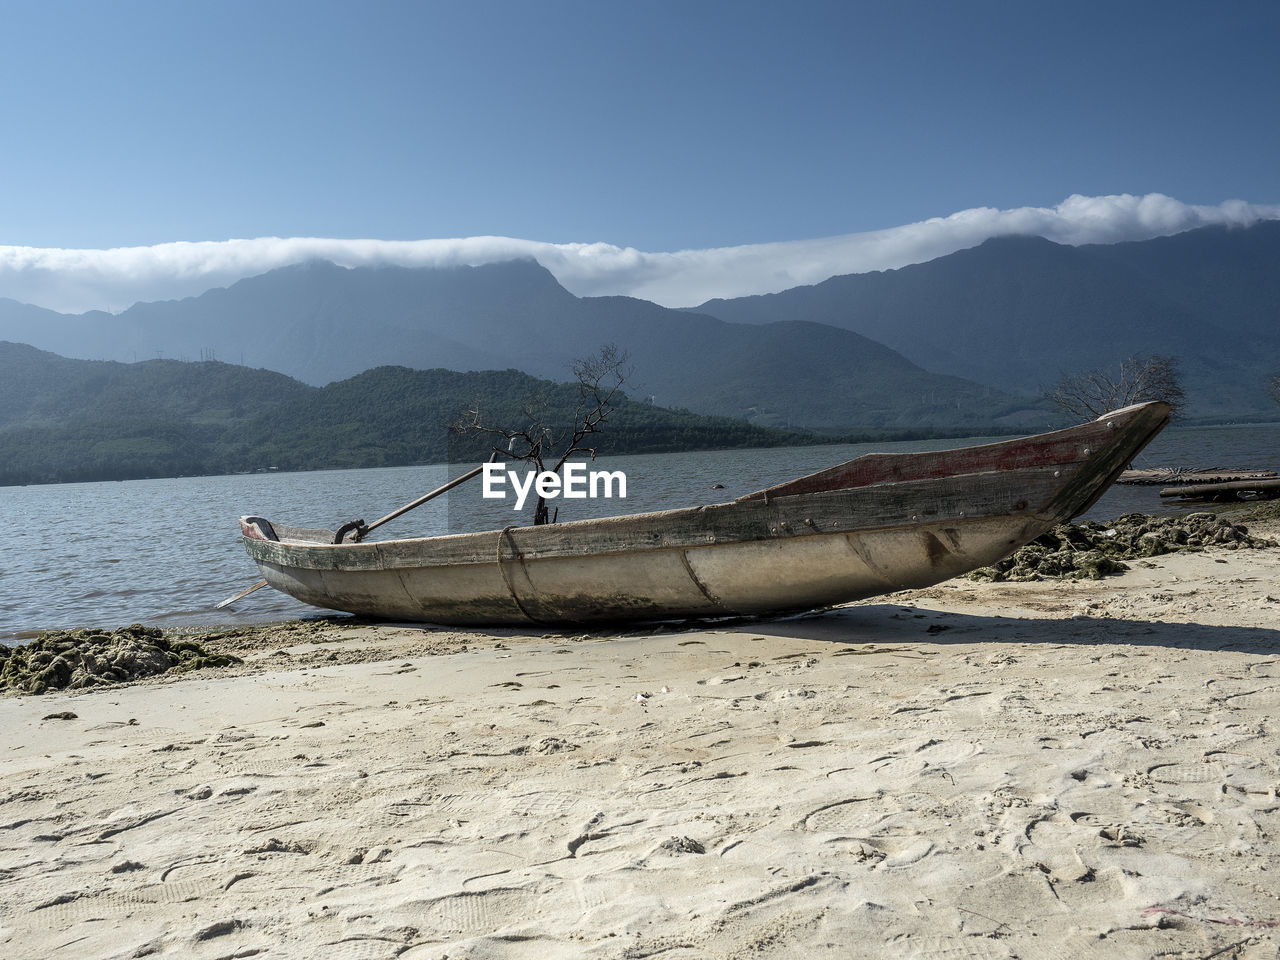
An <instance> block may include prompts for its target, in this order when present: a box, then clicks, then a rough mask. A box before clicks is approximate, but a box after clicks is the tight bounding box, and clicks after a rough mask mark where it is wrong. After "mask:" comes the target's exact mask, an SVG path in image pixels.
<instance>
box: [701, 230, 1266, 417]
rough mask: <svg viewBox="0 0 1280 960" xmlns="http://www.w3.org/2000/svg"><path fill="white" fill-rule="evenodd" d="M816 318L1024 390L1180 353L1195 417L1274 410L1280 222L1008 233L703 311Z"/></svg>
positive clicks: (753, 317) (914, 356) (737, 317)
mask: <svg viewBox="0 0 1280 960" xmlns="http://www.w3.org/2000/svg"><path fill="white" fill-rule="evenodd" d="M691 309H692V310H694V311H696V312H699V313H708V314H711V315H712V316H716V317H720V318H721V319H724V320H731V321H735V322H741V323H771V322H774V321H776V320H778V319H780V318H783V317H787V318H792V317H804V318H806V319H809V320H812V321H815V322H819V323H825V324H829V325H832V326H836V327H841V328H843V329H846V330H852V331H855V332H857V333H860V334H862V335H863V336H866V337H869V338H871V339H873V340H876V341H878V342H881V343H884V344H886V345H888V346H889V347H891V348H893V349H895V350H898V351H899V352H901V353H902V354H903V355H904V356H906V357H907V358H908V359H910V360H913V361H914V362H916V363H918V364H920V365H921V366H922V367H924V368H925V369H929V370H947V371H949V372H951V373H954V374H955V375H957V376H960V377H965V378H968V379H971V380H974V381H977V382H978V383H984V384H991V385H995V386H999V387H1001V388H1003V389H1006V390H1010V391H1013V392H1018V393H1040V392H1042V391H1043V390H1045V389H1046V388H1049V387H1051V386H1052V385H1053V384H1054V383H1056V382H1057V380H1058V379H1059V378H1060V377H1061V376H1062V374H1064V373H1074V372H1078V371H1081V370H1088V369H1093V368H1097V367H1100V366H1103V365H1106V364H1109V363H1113V362H1115V361H1118V360H1120V359H1123V358H1125V357H1127V356H1131V355H1134V354H1148V355H1149V354H1169V355H1174V356H1177V357H1179V359H1180V360H1181V364H1182V368H1183V371H1184V376H1185V385H1186V387H1187V393H1188V395H1189V400H1190V403H1189V409H1188V413H1189V415H1191V416H1199V417H1218V418H1232V417H1237V416H1247V415H1264V416H1265V415H1268V414H1270V415H1272V416H1274V415H1275V414H1276V413H1277V410H1276V407H1275V404H1274V403H1273V402H1272V401H1271V400H1270V398H1269V397H1268V396H1267V393H1266V380H1267V378H1268V377H1270V376H1274V375H1276V374H1277V373H1280V221H1263V222H1260V223H1257V224H1255V225H1253V226H1251V227H1247V228H1241V227H1236V228H1228V227H1205V228H1202V229H1198V230H1191V231H1188V232H1186V233H1181V234H1176V235H1174V236H1171V237H1160V238H1157V239H1154V240H1144V241H1138V242H1129V243H1115V244H1092V245H1086V246H1078V247H1071V246H1064V245H1061V244H1057V243H1053V242H1052V241H1049V240H1045V239H1042V238H1039V237H1000V238H996V239H991V240H988V241H986V242H985V243H983V244H981V245H979V246H977V247H973V248H971V249H968V250H961V251H959V252H957V253H953V254H950V255H948V256H945V257H940V258H938V259H937V260H933V261H930V262H928V263H922V264H915V265H912V266H907V267H902V268H900V269H898V270H886V271H882V272H876V273H863V274H850V275H848V276H840V277H832V278H830V279H828V280H825V281H823V282H822V283H819V284H815V285H813V286H808V287H796V288H793V289H791V290H786V291H783V292H781V293H775V294H767V295H763V296H755V297H742V298H738V299H733V300H710V301H708V302H706V303H703V304H701V305H699V306H697V307H694V308H691Z"/></svg>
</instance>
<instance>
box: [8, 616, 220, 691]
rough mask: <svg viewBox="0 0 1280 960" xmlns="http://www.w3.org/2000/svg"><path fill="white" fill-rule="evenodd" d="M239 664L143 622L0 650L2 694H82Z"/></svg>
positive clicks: (43, 637)
mask: <svg viewBox="0 0 1280 960" xmlns="http://www.w3.org/2000/svg"><path fill="white" fill-rule="evenodd" d="M240 662H241V661H240V659H239V658H238V657H234V656H231V655H228V654H220V653H210V652H209V651H208V650H206V649H205V648H204V647H203V646H201V645H200V644H199V643H197V642H196V641H194V640H191V639H182V640H178V639H170V638H169V637H166V636H165V634H164V631H163V630H161V629H160V628H159V627H147V626H143V625H142V624H140V623H135V624H132V625H130V626H128V627H121V628H120V629H118V630H111V631H107V630H99V629H94V628H87V629H80V630H56V631H47V632H45V633H42V634H40V636H38V637H37V638H36V639H34V640H32V641H31V642H30V643H28V644H26V645H25V646H20V647H12V648H6V647H0V691H7V692H12V693H46V692H48V691H51V690H82V689H85V688H88V687H97V686H106V685H109V684H113V683H130V682H132V681H134V680H141V679H143V678H144V677H154V676H158V675H160V674H178V673H186V672H187V671H190V670H199V669H202V668H204V667H225V666H231V665H233V664H237V663H240Z"/></svg>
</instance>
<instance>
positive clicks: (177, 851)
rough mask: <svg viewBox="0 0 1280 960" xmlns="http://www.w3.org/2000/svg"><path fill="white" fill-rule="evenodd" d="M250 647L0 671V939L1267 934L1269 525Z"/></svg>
mask: <svg viewBox="0 0 1280 960" xmlns="http://www.w3.org/2000/svg"><path fill="white" fill-rule="evenodd" d="M1276 526H1280V524H1276V525H1272V524H1262V523H1259V524H1257V528H1258V532H1259V533H1261V534H1264V535H1268V536H1272V537H1275V536H1276V533H1277V530H1276V529H1275V527H1276ZM1251 529H1252V526H1251ZM241 639H242V641H243V640H244V638H243V637H242V638H241ZM234 640H235V638H232V637H229V638H228V640H227V642H228V643H232V642H233V641H234ZM238 649H239V654H238V655H240V656H241V657H243V659H244V661H245V663H244V664H243V665H242V666H236V667H221V668H216V669H214V670H209V671H197V672H194V673H191V674H186V675H184V676H181V677H178V678H172V677H159V678H153V679H149V680H144V681H141V682H138V683H134V684H130V685H124V686H113V687H106V688H101V689H96V690H90V691H84V692H67V691H63V692H58V693H52V694H45V695H41V696H24V697H8V698H3V699H0V784H2V785H0V847H3V849H4V856H3V858H0V863H2V864H3V866H0V890H2V891H3V894H4V895H3V896H2V897H0V946H3V947H4V950H0V952H6V951H13V950H18V951H19V952H22V951H27V952H28V953H30V955H32V956H37V955H38V956H44V957H59V956H67V957H76V958H115V957H139V956H167V955H175V956H176V955H181V956H192V957H209V958H213V957H231V956H255V955H261V956H279V955H287V956H295V955H303V954H306V953H315V954H316V955H323V956H335V957H343V958H348V957H349V958H358V960H366V958H375V960H376V958H382V957H387V958H391V957H400V958H408V960H423V958H444V957H449V958H453V960H456V958H459V957H500V958H525V957H546V956H557V957H643V956H661V957H663V958H666V960H688V958H695V957H699V958H701V957H711V958H725V960H728V958H730V957H734V958H736V957H740V956H743V955H747V954H750V955H752V956H761V957H795V956H802V955H803V956H809V955H832V956H849V955H851V952H852V954H853V955H868V956H872V955H874V956H886V955H889V956H921V957H937V958H940V957H944V956H973V957H1013V956H1024V957H1025V956H1038V955H1043V954H1044V949H1045V946H1044V945H1046V944H1053V948H1052V949H1053V950H1055V951H1057V952H1061V953H1063V954H1069V955H1072V956H1078V957H1095V956H1096V957H1107V958H1112V957H1134V958H1138V957H1144V958H1145V957H1149V956H1152V955H1156V954H1160V953H1171V954H1173V955H1185V956H1198V957H1201V956H1207V955H1213V954H1214V952H1215V951H1221V953H1220V954H1219V955H1221V956H1224V957H1228V956H1229V957H1238V958H1251V960H1259V958H1263V957H1275V956H1276V953H1277V946H1278V945H1280V895H1277V893H1276V892H1275V891H1276V879H1275V868H1274V864H1275V863H1277V862H1280V798H1278V797H1277V788H1278V787H1280V759H1278V757H1280V753H1278V751H1280V726H1278V725H1277V719H1276V718H1277V715H1280V709H1278V708H1280V550H1276V549H1261V550H1238V551H1227V550H1220V549H1219V550H1207V551H1205V552H1203V553H1187V554H1176V555H1166V556H1161V557H1156V558H1153V559H1151V560H1149V561H1139V562H1135V563H1132V564H1131V569H1130V570H1129V571H1127V572H1126V573H1124V574H1121V575H1119V576H1112V577H1108V578H1106V579H1103V580H1099V581H1092V580H1083V581H1052V580H1046V581H1039V582H1025V583H998V584H988V583H979V582H974V581H969V580H954V581H949V582H947V583H944V584H941V585H939V586H936V587H932V588H928V589H926V590H920V591H911V592H905V593H899V594H893V595H891V596H888V597H883V598H877V599H876V600H874V601H865V602H863V603H859V604H853V605H848V606H845V607H840V608H837V609H835V610H831V611H826V612H822V613H816V614H807V615H801V616H795V617H790V618H786V619H781V620H770V621H759V622H744V623H733V624H724V625H707V624H701V625H692V626H690V625H684V626H680V627H673V628H670V629H662V630H636V631H627V632H625V633H621V634H618V635H607V636H602V635H600V634H565V633H544V632H543V631H541V630H537V631H520V630H503V631H483V632H481V631H470V630H459V629H441V628H435V629H432V628H426V627H422V626H413V625H395V624H378V625H372V624H336V623H331V624H326V625H316V624H315V623H311V624H309V625H308V623H307V622H305V621H304V622H303V623H302V624H301V625H296V624H295V625H290V624H284V625H279V626H276V627H272V628H266V629H262V630H260V631H259V633H258V634H257V635H256V636H255V637H254V638H253V639H252V641H251V642H242V644H241V646H240V647H239V648H238ZM67 714H70V715H72V716H70V717H67V716H66V715H67ZM60 715H62V716H61V717H60ZM859 945H866V946H862V947H860V946H859Z"/></svg>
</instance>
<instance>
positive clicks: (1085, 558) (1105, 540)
mask: <svg viewBox="0 0 1280 960" xmlns="http://www.w3.org/2000/svg"><path fill="white" fill-rule="evenodd" d="M1274 546H1277V543H1276V541H1274V540H1268V539H1266V538H1264V537H1255V536H1252V535H1250V533H1249V528H1248V527H1245V526H1242V525H1240V524H1237V523H1232V522H1231V521H1230V520H1228V519H1225V518H1222V517H1219V516H1218V515H1217V514H1214V513H1189V514H1183V515H1181V516H1172V517H1152V516H1148V515H1147V514H1142V513H1126V514H1125V515H1123V516H1121V517H1119V518H1117V519H1115V520H1113V521H1111V522H1110V523H1105V524H1104V523H1095V522H1093V521H1091V520H1086V521H1084V522H1082V523H1062V524H1058V526H1056V527H1054V528H1053V529H1052V530H1050V531H1048V532H1047V533H1045V534H1043V535H1041V536H1039V537H1037V538H1036V539H1035V540H1032V541H1031V542H1030V543H1029V544H1027V545H1026V546H1025V547H1019V548H1018V549H1017V550H1015V551H1014V552H1013V553H1012V554H1011V555H1009V556H1008V557H1006V558H1005V559H1003V560H1001V561H1000V562H999V563H997V564H995V565H994V566H990V567H982V568H980V569H978V570H974V571H973V572H972V573H970V574H968V577H969V579H971V580H988V581H997V582H998V581H1008V580H1046V579H1053V578H1057V579H1065V580H1086V579H1087V580H1101V579H1102V578H1103V577H1105V576H1109V575H1111V574H1114V573H1123V572H1124V571H1125V570H1128V569H1129V566H1128V564H1126V563H1125V561H1126V560H1140V559H1145V558H1147V557H1158V556H1161V555H1163V554H1167V553H1182V552H1188V551H1199V550H1203V549H1205V548H1206V547H1218V548H1221V549H1225V550H1240V549H1244V548H1255V547H1274Z"/></svg>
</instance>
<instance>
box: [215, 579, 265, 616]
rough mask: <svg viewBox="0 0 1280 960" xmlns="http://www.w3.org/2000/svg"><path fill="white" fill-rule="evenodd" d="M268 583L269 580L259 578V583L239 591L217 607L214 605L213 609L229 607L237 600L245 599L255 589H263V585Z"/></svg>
mask: <svg viewBox="0 0 1280 960" xmlns="http://www.w3.org/2000/svg"><path fill="white" fill-rule="evenodd" d="M266 585H267V581H265V580H259V581H258V582H257V583H255V584H254V585H253V586H252V587H249V588H248V589H247V590H241V591H240V592H239V593H237V594H236V595H235V596H232V597H227V599H225V600H223V601H222V602H221V603H219V604H218V605H217V606H216V607H214V608H213V609H215V610H221V609H222V608H223V607H229V606H231V604H233V603H235V602H236V601H237V600H243V599H244V598H245V597H247V596H248V595H249V594H251V593H253V591H255V590H261V589H262V588H263V587H265V586H266Z"/></svg>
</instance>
